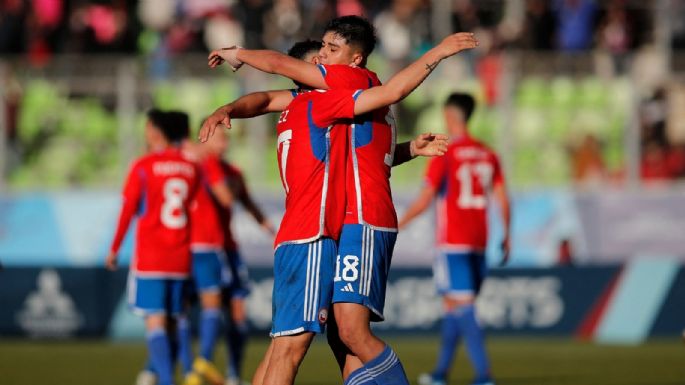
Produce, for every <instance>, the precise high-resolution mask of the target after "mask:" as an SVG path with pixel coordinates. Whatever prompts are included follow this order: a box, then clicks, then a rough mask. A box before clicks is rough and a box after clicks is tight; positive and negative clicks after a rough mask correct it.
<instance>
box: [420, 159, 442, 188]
mask: <svg viewBox="0 0 685 385" xmlns="http://www.w3.org/2000/svg"><path fill="white" fill-rule="evenodd" d="M446 169H447V157H446V156H445V155H443V156H438V157H435V158H431V159H430V160H429V161H428V166H427V167H426V177H425V183H426V184H427V185H428V186H431V187H433V189H435V190H436V191H439V190H440V189H441V188H442V184H443V181H444V179H445V171H446Z"/></svg>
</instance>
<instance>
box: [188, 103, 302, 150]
mask: <svg viewBox="0 0 685 385" xmlns="http://www.w3.org/2000/svg"><path fill="white" fill-rule="evenodd" d="M292 100H293V95H292V92H291V91H290V90H279V91H262V92H253V93H251V94H247V95H245V96H242V97H240V98H238V99H236V100H235V101H233V102H231V103H228V104H226V105H223V106H221V107H219V108H217V109H216V111H214V112H213V113H212V114H211V115H209V117H207V119H205V121H204V123H202V128H201V129H200V133H199V135H198V139H200V141H201V142H206V141H207V140H208V139H209V138H210V137H211V136H212V135H214V131H215V130H216V128H217V126H219V125H220V124H223V125H224V126H226V128H231V118H237V119H245V118H252V117H254V116H259V115H264V114H266V113H269V112H280V111H283V110H284V109H285V107H287V106H288V104H289V103H290V102H291V101H292Z"/></svg>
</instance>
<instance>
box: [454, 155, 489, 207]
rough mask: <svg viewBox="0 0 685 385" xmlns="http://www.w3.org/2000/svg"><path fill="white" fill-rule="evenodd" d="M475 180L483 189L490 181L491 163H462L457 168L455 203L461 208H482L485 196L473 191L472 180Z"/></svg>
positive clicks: (485, 199) (487, 186)
mask: <svg viewBox="0 0 685 385" xmlns="http://www.w3.org/2000/svg"><path fill="white" fill-rule="evenodd" d="M474 179H475V180H477V181H478V183H479V184H480V186H482V188H483V190H487V189H489V188H490V184H491V183H492V165H491V164H489V163H486V162H477V163H464V164H462V165H461V166H459V169H458V170H457V181H458V182H459V198H458V199H457V205H458V206H459V207H460V208H462V209H484V208H485V205H486V204H487V198H486V196H485V195H484V194H476V193H474V186H473V181H474Z"/></svg>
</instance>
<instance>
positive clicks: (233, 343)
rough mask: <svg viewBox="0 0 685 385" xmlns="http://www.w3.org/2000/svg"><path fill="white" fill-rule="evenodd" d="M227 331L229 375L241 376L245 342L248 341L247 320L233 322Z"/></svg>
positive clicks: (231, 376)
mask: <svg viewBox="0 0 685 385" xmlns="http://www.w3.org/2000/svg"><path fill="white" fill-rule="evenodd" d="M227 329H228V330H227V332H226V346H227V348H228V351H229V352H230V357H229V359H228V368H227V371H226V373H227V377H229V378H240V368H241V367H242V363H243V356H244V353H245V344H246V342H247V333H248V326H247V321H242V322H237V323H234V322H231V324H230V326H229V327H228V328H227Z"/></svg>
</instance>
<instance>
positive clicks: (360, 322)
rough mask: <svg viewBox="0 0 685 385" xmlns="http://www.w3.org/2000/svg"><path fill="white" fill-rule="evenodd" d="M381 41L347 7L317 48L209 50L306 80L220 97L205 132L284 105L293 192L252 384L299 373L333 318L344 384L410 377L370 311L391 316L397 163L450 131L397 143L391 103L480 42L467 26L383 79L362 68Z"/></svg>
mask: <svg viewBox="0 0 685 385" xmlns="http://www.w3.org/2000/svg"><path fill="white" fill-rule="evenodd" d="M375 43H376V38H375V33H374V29H373V26H371V25H370V23H369V22H368V21H367V20H365V19H362V18H359V17H356V16H346V17H341V18H338V19H334V20H332V21H331V22H330V23H329V25H328V26H327V28H326V31H325V34H324V36H323V38H322V43H321V45H320V47H319V50H318V56H317V55H313V56H312V55H309V56H304V55H302V56H299V55H293V56H296V57H287V56H285V55H282V54H280V53H277V52H273V51H253V50H247V49H242V48H239V47H232V48H228V49H223V50H219V51H214V52H212V53H211V54H210V56H209V63H208V64H209V65H210V66H211V67H215V66H217V65H220V64H222V63H223V62H228V64H229V65H231V67H233V68H234V70H237V69H238V68H240V66H241V65H243V64H248V65H250V66H252V67H254V68H257V69H259V70H262V71H265V72H269V73H277V74H280V75H283V76H286V77H289V78H291V79H292V80H294V81H295V82H296V84H298V85H300V88H299V89H298V90H282V91H266V92H260V93H255V94H250V95H246V96H244V97H242V98H240V99H238V100H236V101H234V102H232V103H229V104H227V105H225V106H222V107H220V108H219V109H217V110H216V111H215V112H214V113H213V114H212V115H211V116H210V117H209V118H208V119H207V120H206V121H205V123H204V125H203V128H202V131H201V134H200V138H201V140H207V138H208V137H210V136H211V135H212V134H213V133H214V131H215V129H216V127H217V126H218V125H220V124H224V125H225V126H226V127H230V119H231V118H249V117H252V116H256V115H259V114H263V113H267V112H281V116H280V118H279V121H278V125H277V133H278V160H279V167H280V170H281V179H282V182H283V187H284V189H285V192H286V201H285V215H284V218H283V221H282V223H281V228H280V229H279V232H278V235H277V236H276V243H275V249H276V250H275V260H274V294H273V310H274V313H273V315H272V317H273V326H272V330H271V336H272V342H271V345H270V347H269V349H268V350H267V353H266V355H265V357H264V360H263V361H262V363H261V364H260V366H259V368H258V370H257V373H256V374H255V377H254V379H253V384H292V383H293V382H294V378H295V374H296V372H297V369H298V367H299V364H300V363H301V361H302V359H303V358H304V355H305V353H306V351H307V349H308V347H309V344H310V343H311V341H312V338H313V336H314V334H315V333H321V332H323V330H324V327H325V324H326V322H327V321H328V325H329V334H328V339H329V344H330V345H331V348H332V350H333V353H334V354H335V356H336V359H337V360H338V363H339V365H340V369H341V373H342V377H343V380H344V383H345V384H353V385H358V384H408V380H407V378H406V375H405V373H404V370H403V368H402V365H401V364H400V362H399V359H398V358H397V355H396V354H395V353H394V352H393V350H392V349H391V348H390V347H389V346H387V345H386V344H385V343H384V342H383V341H382V340H380V339H379V338H378V337H376V336H375V335H373V333H372V332H371V329H370V322H371V321H381V320H382V319H383V306H384V302H385V287H386V280H387V274H388V271H389V268H390V262H391V259H392V250H393V247H394V244H395V239H396V235H397V216H396V213H395V208H394V205H393V202H392V195H391V192H390V183H389V177H390V168H391V167H392V166H394V165H397V164H400V163H401V162H403V161H406V160H408V159H411V158H413V157H414V156H416V155H427V156H434V155H442V154H443V152H444V149H445V146H446V143H445V140H446V137H442V136H434V135H430V134H422V135H419V136H418V137H417V138H416V139H414V140H412V141H411V142H407V143H403V144H400V145H396V144H395V140H396V133H395V128H394V120H393V119H392V115H391V114H390V112H389V109H388V106H389V105H390V104H393V103H396V102H397V101H399V100H401V99H402V98H404V97H405V96H406V95H407V94H409V93H410V92H411V91H412V90H413V89H414V88H416V87H417V86H418V85H419V84H420V83H421V82H422V81H423V80H424V79H425V78H426V77H427V76H428V75H429V74H430V73H431V72H432V71H433V69H435V67H436V66H437V65H438V63H439V62H440V61H441V60H442V59H444V58H446V57H449V56H452V55H454V54H456V53H458V52H459V51H461V50H464V49H470V48H474V47H475V46H476V45H477V42H476V40H475V38H474V37H473V34H470V33H459V34H454V35H451V36H448V37H447V38H445V39H444V40H443V41H442V42H441V43H440V44H439V45H437V46H436V47H434V48H433V49H431V50H429V51H428V52H427V53H426V54H424V55H423V56H422V57H421V58H420V59H419V60H418V61H416V62H415V63H413V64H412V65H410V66H409V67H407V68H405V69H404V70H402V71H400V72H399V73H397V74H396V75H395V76H393V78H392V79H390V81H389V82H388V83H387V84H386V85H381V84H380V82H379V81H378V78H377V76H376V75H375V73H373V72H372V71H370V70H368V69H366V68H365V66H366V61H367V57H368V55H370V54H371V51H372V50H373V48H374V46H375ZM315 49H316V48H314V49H313V50H315ZM298 59H308V60H298ZM317 63H318V64H317ZM312 89H314V90H312Z"/></svg>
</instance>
